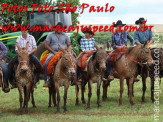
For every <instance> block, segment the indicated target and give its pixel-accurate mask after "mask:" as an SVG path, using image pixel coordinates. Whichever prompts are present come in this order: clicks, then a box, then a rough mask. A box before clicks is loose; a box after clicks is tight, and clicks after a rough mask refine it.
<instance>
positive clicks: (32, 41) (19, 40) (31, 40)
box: [15, 34, 37, 52]
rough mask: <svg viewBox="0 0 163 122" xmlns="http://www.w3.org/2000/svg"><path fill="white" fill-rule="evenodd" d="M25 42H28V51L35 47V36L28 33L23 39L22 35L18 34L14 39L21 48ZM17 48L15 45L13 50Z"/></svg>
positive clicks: (24, 45)
mask: <svg viewBox="0 0 163 122" xmlns="http://www.w3.org/2000/svg"><path fill="white" fill-rule="evenodd" d="M27 42H29V47H28V52H30V51H31V50H32V49H34V48H37V45H36V41H35V38H34V37H33V36H32V35H30V34H28V35H27V38H26V39H24V38H23V37H22V36H20V37H18V38H17V40H16V43H18V44H19V46H20V47H21V48H25V47H26V43H27ZM17 50H18V48H17V46H15V51H17Z"/></svg>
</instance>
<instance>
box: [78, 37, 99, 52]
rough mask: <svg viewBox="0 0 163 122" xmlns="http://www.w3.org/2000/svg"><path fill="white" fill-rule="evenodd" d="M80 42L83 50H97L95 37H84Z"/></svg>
mask: <svg viewBox="0 0 163 122" xmlns="http://www.w3.org/2000/svg"><path fill="white" fill-rule="evenodd" d="M80 44H81V49H82V51H85V50H96V48H95V39H94V38H90V39H89V40H88V39H86V37H83V38H82V39H81V40H80Z"/></svg>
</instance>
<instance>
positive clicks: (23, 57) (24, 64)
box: [18, 47, 29, 72]
mask: <svg viewBox="0 0 163 122" xmlns="http://www.w3.org/2000/svg"><path fill="white" fill-rule="evenodd" d="M27 48H28V47H26V48H18V51H19V53H18V62H19V64H18V67H19V70H20V71H21V72H26V71H28V70H29V54H28V51H27Z"/></svg>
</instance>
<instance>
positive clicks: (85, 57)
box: [77, 50, 95, 71]
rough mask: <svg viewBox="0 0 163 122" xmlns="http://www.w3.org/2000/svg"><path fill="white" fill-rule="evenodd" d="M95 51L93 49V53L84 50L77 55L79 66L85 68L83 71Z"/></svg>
mask: <svg viewBox="0 0 163 122" xmlns="http://www.w3.org/2000/svg"><path fill="white" fill-rule="evenodd" d="M94 52H95V50H92V51H91V53H85V52H82V53H80V54H79V56H78V57H77V62H78V66H79V67H80V68H81V70H83V71H84V70H86V66H87V64H88V61H89V59H90V58H91V56H92V54H93V53H94Z"/></svg>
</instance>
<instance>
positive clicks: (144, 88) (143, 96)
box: [142, 76, 147, 103]
mask: <svg viewBox="0 0 163 122" xmlns="http://www.w3.org/2000/svg"><path fill="white" fill-rule="evenodd" d="M146 78H147V77H145V76H143V77H142V84H143V88H142V90H143V94H142V103H143V102H145V91H146Z"/></svg>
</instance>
